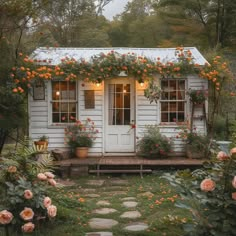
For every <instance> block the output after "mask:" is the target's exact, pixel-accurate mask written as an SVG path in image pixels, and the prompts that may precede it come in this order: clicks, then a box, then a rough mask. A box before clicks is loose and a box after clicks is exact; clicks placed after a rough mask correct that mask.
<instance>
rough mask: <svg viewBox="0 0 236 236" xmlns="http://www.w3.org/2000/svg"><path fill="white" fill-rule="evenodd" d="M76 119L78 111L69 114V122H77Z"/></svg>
mask: <svg viewBox="0 0 236 236" xmlns="http://www.w3.org/2000/svg"><path fill="white" fill-rule="evenodd" d="M75 120H76V113H70V114H69V122H75Z"/></svg>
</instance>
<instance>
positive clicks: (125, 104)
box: [124, 93, 130, 108]
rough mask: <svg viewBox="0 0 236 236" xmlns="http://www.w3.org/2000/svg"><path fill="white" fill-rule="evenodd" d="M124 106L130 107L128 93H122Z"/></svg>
mask: <svg viewBox="0 0 236 236" xmlns="http://www.w3.org/2000/svg"><path fill="white" fill-rule="evenodd" d="M124 108H130V93H128V94H124Z"/></svg>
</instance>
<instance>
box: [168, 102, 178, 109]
mask: <svg viewBox="0 0 236 236" xmlns="http://www.w3.org/2000/svg"><path fill="white" fill-rule="evenodd" d="M169 104H170V111H176V110H177V106H176V102H170V103H169Z"/></svg>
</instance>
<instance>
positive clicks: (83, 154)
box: [75, 147, 88, 158]
mask: <svg viewBox="0 0 236 236" xmlns="http://www.w3.org/2000/svg"><path fill="white" fill-rule="evenodd" d="M75 155H76V157H78V158H87V157H88V147H77V148H75Z"/></svg>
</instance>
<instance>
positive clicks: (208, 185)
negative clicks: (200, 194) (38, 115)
mask: <svg viewBox="0 0 236 236" xmlns="http://www.w3.org/2000/svg"><path fill="white" fill-rule="evenodd" d="M215 187H216V184H215V182H214V181H213V180H211V179H204V180H203V181H202V182H201V184H200V188H201V190H202V191H204V192H210V191H213V190H214V189H215Z"/></svg>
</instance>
